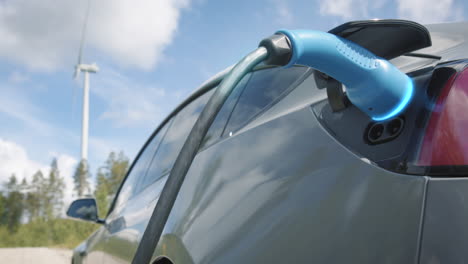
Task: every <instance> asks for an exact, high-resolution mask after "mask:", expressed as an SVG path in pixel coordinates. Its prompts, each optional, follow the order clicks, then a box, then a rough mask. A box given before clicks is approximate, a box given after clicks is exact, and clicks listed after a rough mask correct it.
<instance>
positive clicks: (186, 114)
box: [143, 91, 213, 186]
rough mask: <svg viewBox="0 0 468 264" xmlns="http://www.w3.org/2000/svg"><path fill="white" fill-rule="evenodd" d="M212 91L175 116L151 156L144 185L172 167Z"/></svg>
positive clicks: (164, 173)
mask: <svg viewBox="0 0 468 264" xmlns="http://www.w3.org/2000/svg"><path fill="white" fill-rule="evenodd" d="M212 93H213V91H210V92H207V93H205V94H204V95H202V96H200V97H198V98H197V99H195V101H193V102H191V103H190V104H189V105H187V106H186V107H185V108H184V109H182V110H181V111H180V112H179V113H178V114H177V115H176V116H175V118H174V122H173V123H172V125H171V127H170V128H169V129H168V131H167V133H166V135H165V136H164V139H163V140H162V142H161V144H160V146H159V148H158V150H157V152H156V154H155V155H154V157H153V161H152V162H151V165H150V168H149V170H148V173H147V175H146V177H145V180H144V183H143V185H144V186H148V185H149V184H151V183H153V182H154V181H156V180H157V179H159V178H161V177H162V176H163V175H166V174H167V173H169V171H170V170H171V169H172V166H173V165H174V162H175V160H176V158H177V155H178V154H179V152H180V150H181V149H182V146H183V144H184V142H185V140H186V138H187V136H188V134H189V133H190V131H191V130H192V127H193V125H194V124H195V121H197V119H198V116H199V114H200V113H201V111H202V110H203V107H204V106H205V104H206V102H207V101H208V99H209V98H210V96H211V94H212Z"/></svg>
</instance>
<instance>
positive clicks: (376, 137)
mask: <svg viewBox="0 0 468 264" xmlns="http://www.w3.org/2000/svg"><path fill="white" fill-rule="evenodd" d="M404 125H405V121H404V119H403V118H402V117H397V118H393V119H391V120H388V121H386V122H377V123H375V122H374V123H371V124H369V126H368V128H367V129H366V132H365V134H364V138H365V141H366V142H367V143H368V144H371V145H375V144H381V143H385V142H388V141H391V140H393V139H395V138H397V137H398V136H399V135H400V134H401V132H402V131H403V127H404Z"/></svg>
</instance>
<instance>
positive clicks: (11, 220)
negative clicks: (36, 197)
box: [5, 174, 23, 232]
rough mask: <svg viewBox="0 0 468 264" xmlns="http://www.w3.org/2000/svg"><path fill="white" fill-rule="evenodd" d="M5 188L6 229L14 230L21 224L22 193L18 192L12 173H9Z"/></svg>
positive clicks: (16, 182) (17, 185) (16, 181)
mask: <svg viewBox="0 0 468 264" xmlns="http://www.w3.org/2000/svg"><path fill="white" fill-rule="evenodd" d="M5 189H6V192H7V195H8V196H7V198H6V202H5V217H6V221H7V226H8V230H9V231H10V232H14V231H16V230H17V228H18V226H19V225H20V224H21V217H22V215H23V194H22V193H21V192H20V186H19V184H18V180H17V178H16V176H15V175H14V174H13V175H11V177H10V179H9V181H8V182H7V184H6V185H5Z"/></svg>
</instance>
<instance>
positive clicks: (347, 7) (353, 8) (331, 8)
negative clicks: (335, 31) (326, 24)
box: [320, 0, 382, 19]
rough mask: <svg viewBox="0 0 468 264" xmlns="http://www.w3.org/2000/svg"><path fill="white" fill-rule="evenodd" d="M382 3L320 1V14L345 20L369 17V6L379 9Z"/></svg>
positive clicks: (337, 0)
mask: <svg viewBox="0 0 468 264" xmlns="http://www.w3.org/2000/svg"><path fill="white" fill-rule="evenodd" d="M381 2H382V1H369V0H325V1H320V14H321V15H332V16H338V17H341V18H343V19H351V18H355V17H368V16H369V10H368V9H369V5H371V6H374V7H378V6H380V5H381Z"/></svg>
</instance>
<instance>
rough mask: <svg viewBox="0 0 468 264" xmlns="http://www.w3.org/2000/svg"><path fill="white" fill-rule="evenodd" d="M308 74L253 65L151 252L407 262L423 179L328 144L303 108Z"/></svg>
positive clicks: (206, 257)
mask: <svg viewBox="0 0 468 264" xmlns="http://www.w3.org/2000/svg"><path fill="white" fill-rule="evenodd" d="M307 73H310V71H307V72H306V73H304V71H302V72H301V69H294V68H289V69H282V70H277V69H268V70H264V71H263V72H254V73H253V75H252V77H251V79H250V81H249V82H248V84H247V85H246V87H245V88H244V89H243V92H242V93H241V94H240V96H239V98H238V99H235V98H233V99H232V100H236V103H235V105H236V106H235V108H234V110H233V111H232V112H231V113H230V115H229V117H228V121H227V125H225V126H222V125H221V127H224V128H223V129H222V132H221V133H219V134H221V136H220V137H218V138H217V139H214V141H213V142H212V143H211V144H207V145H206V146H205V147H204V148H203V149H202V150H201V151H200V152H199V153H198V155H197V156H196V157H195V159H194V161H193V163H192V165H191V167H190V169H189V171H188V173H187V175H186V177H185V180H184V182H183V184H182V186H181V189H180V191H179V193H178V196H177V199H176V201H175V204H174V207H173V209H172V211H171V213H170V215H169V218H168V220H167V222H166V225H165V227H164V230H163V233H162V236H161V239H160V240H159V243H158V245H157V248H156V251H155V253H154V255H153V256H154V258H153V260H156V259H158V258H159V257H162V256H167V257H169V259H171V260H172V261H173V263H178V264H184V263H282V262H285V263H343V262H347V261H349V260H352V262H353V263H379V262H380V263H412V261H414V259H415V257H416V256H415V253H416V252H417V243H416V242H417V238H418V230H419V224H420V219H421V205H422V202H423V192H424V185H425V180H424V178H422V177H421V178H417V177H411V176H400V175H396V174H395V173H393V172H390V171H386V170H382V169H381V168H378V167H376V166H373V165H372V164H370V162H368V161H366V160H364V159H361V158H360V157H359V156H358V155H356V154H354V153H352V152H351V151H349V150H348V149H346V148H345V147H343V145H341V144H340V143H338V142H337V140H336V139H335V138H333V135H332V134H330V133H329V132H328V131H327V130H325V129H324V127H323V126H322V125H321V123H320V121H319V119H318V118H317V116H318V117H320V113H319V115H317V116H315V114H314V112H313V110H314V108H313V107H314V106H315V105H317V104H319V103H325V104H326V102H327V101H326V98H327V94H326V89H318V87H317V85H316V82H315V80H314V76H313V75H309V76H307ZM305 77H307V78H305ZM287 80H289V81H287ZM228 100H229V99H228ZM349 111H354V112H356V110H355V109H352V108H351V107H350V109H349ZM341 115H342V113H335V116H334V117H337V118H338V117H340V116H341ZM225 121H226V120H225ZM213 125H215V124H213ZM343 131H345V132H346V130H343ZM210 140H212V139H210ZM395 245H398V246H395ZM379 260H381V261H379Z"/></svg>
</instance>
